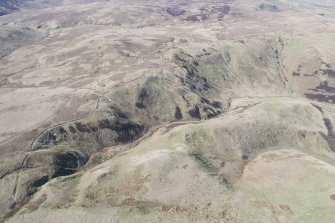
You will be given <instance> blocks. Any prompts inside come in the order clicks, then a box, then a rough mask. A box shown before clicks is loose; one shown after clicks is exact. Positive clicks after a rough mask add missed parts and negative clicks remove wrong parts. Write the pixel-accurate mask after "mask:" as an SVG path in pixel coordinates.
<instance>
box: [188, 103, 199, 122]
mask: <svg viewBox="0 0 335 223" xmlns="http://www.w3.org/2000/svg"><path fill="white" fill-rule="evenodd" d="M188 113H189V114H190V116H191V117H192V118H197V119H201V115H200V110H199V107H198V105H196V106H195V107H194V109H192V110H190V111H189V112H188Z"/></svg>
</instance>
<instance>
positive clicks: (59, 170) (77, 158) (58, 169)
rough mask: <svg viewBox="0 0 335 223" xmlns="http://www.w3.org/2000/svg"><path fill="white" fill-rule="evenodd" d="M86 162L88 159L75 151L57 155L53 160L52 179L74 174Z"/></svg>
mask: <svg viewBox="0 0 335 223" xmlns="http://www.w3.org/2000/svg"><path fill="white" fill-rule="evenodd" d="M86 162H87V157H86V156H83V155H81V154H80V153H78V152H75V151H70V152H64V153H61V154H57V155H56V156H55V157H54V160H53V168H54V169H53V173H52V178H55V177H60V176H67V175H70V174H73V173H75V172H76V171H77V170H78V169H79V168H80V167H81V166H82V165H84V164H85V163H86Z"/></svg>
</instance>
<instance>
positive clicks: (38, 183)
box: [31, 176, 49, 187]
mask: <svg viewBox="0 0 335 223" xmlns="http://www.w3.org/2000/svg"><path fill="white" fill-rule="evenodd" d="M48 180H49V176H42V177H41V178H39V179H36V180H33V181H31V186H32V187H40V186H42V185H43V184H45V183H47V182H48Z"/></svg>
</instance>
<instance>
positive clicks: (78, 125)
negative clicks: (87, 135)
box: [75, 122, 91, 132]
mask: <svg viewBox="0 0 335 223" xmlns="http://www.w3.org/2000/svg"><path fill="white" fill-rule="evenodd" d="M75 125H76V128H77V130H78V131H79V132H91V130H90V128H89V126H88V125H86V124H82V123H81V122H76V123H75Z"/></svg>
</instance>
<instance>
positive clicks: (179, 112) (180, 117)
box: [174, 106, 183, 120]
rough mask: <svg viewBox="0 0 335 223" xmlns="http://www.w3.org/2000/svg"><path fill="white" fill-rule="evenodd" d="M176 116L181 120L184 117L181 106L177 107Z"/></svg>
mask: <svg viewBox="0 0 335 223" xmlns="http://www.w3.org/2000/svg"><path fill="white" fill-rule="evenodd" d="M174 117H175V118H176V119H179V120H180V119H182V118H183V114H182V113H181V110H180V108H179V106H177V107H176V111H175V114H174Z"/></svg>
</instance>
